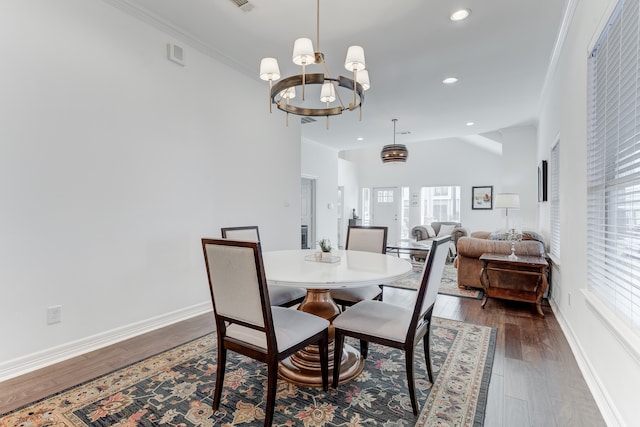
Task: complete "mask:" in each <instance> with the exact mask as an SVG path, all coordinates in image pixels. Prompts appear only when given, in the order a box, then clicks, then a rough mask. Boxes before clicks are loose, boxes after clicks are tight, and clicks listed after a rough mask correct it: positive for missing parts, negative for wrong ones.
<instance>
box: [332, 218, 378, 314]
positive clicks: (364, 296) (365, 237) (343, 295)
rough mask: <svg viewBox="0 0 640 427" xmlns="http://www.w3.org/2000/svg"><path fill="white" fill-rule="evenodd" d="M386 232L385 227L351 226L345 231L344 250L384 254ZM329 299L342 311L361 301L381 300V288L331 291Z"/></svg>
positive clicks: (374, 286)
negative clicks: (345, 241)
mask: <svg viewBox="0 0 640 427" xmlns="http://www.w3.org/2000/svg"><path fill="white" fill-rule="evenodd" d="M387 230H388V228H387V227H380V226H360V225H358V226H356V225H351V226H349V228H348V229H347V243H346V245H345V249H346V250H353V251H363V252H375V253H379V254H386V253H387ZM331 297H332V298H333V300H334V301H335V302H336V304H338V305H339V306H341V307H342V310H343V311H344V309H345V308H346V307H347V306H352V305H353V304H355V303H357V302H360V301H363V300H371V299H374V300H382V288H381V287H380V286H378V285H370V286H363V287H358V288H343V289H333V290H332V291H331Z"/></svg>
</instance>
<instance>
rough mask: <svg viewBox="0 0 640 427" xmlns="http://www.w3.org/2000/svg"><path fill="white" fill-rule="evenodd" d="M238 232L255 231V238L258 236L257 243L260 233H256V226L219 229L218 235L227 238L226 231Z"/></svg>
mask: <svg viewBox="0 0 640 427" xmlns="http://www.w3.org/2000/svg"><path fill="white" fill-rule="evenodd" d="M238 230H255V231H256V236H258V242H259V241H260V232H259V231H258V226H257V225H246V226H242V227H221V228H220V233H221V234H222V238H224V239H226V238H227V231H238Z"/></svg>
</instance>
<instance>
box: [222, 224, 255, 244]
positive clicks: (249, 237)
mask: <svg viewBox="0 0 640 427" xmlns="http://www.w3.org/2000/svg"><path fill="white" fill-rule="evenodd" d="M220 232H221V233H222V237H223V238H225V239H232V240H245V241H247V242H259V241H260V233H259V232H258V226H257V225H247V226H244V227H223V228H221V229H220Z"/></svg>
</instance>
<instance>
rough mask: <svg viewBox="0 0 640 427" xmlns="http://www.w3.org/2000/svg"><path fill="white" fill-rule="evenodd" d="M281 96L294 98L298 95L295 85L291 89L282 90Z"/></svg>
mask: <svg viewBox="0 0 640 427" xmlns="http://www.w3.org/2000/svg"><path fill="white" fill-rule="evenodd" d="M280 96H281V97H283V98H284V99H293V98H295V97H296V88H295V86H294V87H290V88H289V89H285V90H283V91H282V92H280Z"/></svg>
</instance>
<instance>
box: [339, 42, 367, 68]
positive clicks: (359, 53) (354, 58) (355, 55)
mask: <svg viewBox="0 0 640 427" xmlns="http://www.w3.org/2000/svg"><path fill="white" fill-rule="evenodd" d="M344 68H346V69H347V70H349V71H362V70H364V69H365V63H364V49H363V48H362V46H349V49H348V50H347V59H346V60H345V61H344Z"/></svg>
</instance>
